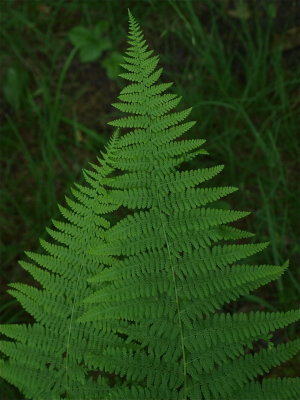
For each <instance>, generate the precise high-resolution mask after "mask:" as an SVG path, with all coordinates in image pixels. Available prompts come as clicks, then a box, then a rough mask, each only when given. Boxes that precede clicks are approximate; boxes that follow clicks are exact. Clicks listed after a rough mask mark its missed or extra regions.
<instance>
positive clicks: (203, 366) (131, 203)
mask: <svg viewBox="0 0 300 400" xmlns="http://www.w3.org/2000/svg"><path fill="white" fill-rule="evenodd" d="M129 21H130V29H129V39H130V40H129V44H130V45H131V47H130V48H129V50H128V51H127V52H126V54H127V56H128V57H126V58H125V62H126V63H124V64H123V67H124V68H125V69H126V70H127V71H128V72H126V73H124V74H121V76H122V77H123V78H125V79H127V80H129V81H130V82H134V83H133V84H132V83H130V84H129V86H127V87H125V88H124V89H123V90H122V92H121V95H120V96H119V100H120V101H121V102H120V103H117V104H115V106H116V108H117V109H119V110H120V111H121V112H123V113H125V114H127V115H126V116H122V115H121V116H120V118H118V119H116V120H114V121H112V122H111V123H110V124H111V125H113V126H117V127H121V128H123V129H124V130H125V132H126V133H125V134H123V136H121V138H120V141H119V143H118V146H119V153H117V152H116V153H115V157H114V159H113V165H114V167H115V168H117V169H120V170H122V171H124V172H123V173H122V174H121V175H119V176H117V177H114V178H109V179H106V181H105V182H106V184H107V186H108V187H111V188H112V191H111V195H112V197H113V198H114V199H115V200H116V201H120V202H121V203H122V205H123V206H124V207H127V208H128V209H129V210H132V211H134V213H132V211H131V212H130V213H129V214H128V215H127V216H125V217H124V218H123V219H122V220H120V221H119V222H117V223H116V224H115V225H114V226H111V227H110V228H109V229H108V230H107V231H106V232H105V235H104V236H105V240H104V241H103V242H102V243H101V245H99V246H95V248H94V249H93V250H92V253H93V254H97V255H98V256H100V255H101V254H102V255H105V254H106V255H109V256H111V257H112V258H113V259H114V262H113V263H112V264H111V267H110V268H109V269H105V270H102V271H101V272H100V273H98V274H96V275H95V276H94V277H92V278H90V279H89V282H93V283H94V284H95V285H98V289H97V288H95V291H94V293H93V294H92V295H91V296H89V297H88V298H87V299H86V300H85V303H86V304H87V305H88V304H90V310H89V311H87V312H86V313H85V314H84V315H83V316H82V317H80V318H79V320H80V321H91V323H96V324H100V325H102V326H106V328H108V329H109V326H111V331H112V332H118V334H117V337H118V335H119V334H123V335H126V341H124V343H136V342H138V343H139V344H140V348H139V350H137V351H134V352H133V351H132V350H124V348H122V347H119V346H118V345H117V344H116V345H115V346H111V347H110V348H108V349H107V350H106V351H105V352H104V354H103V355H102V356H100V355H98V354H95V355H91V359H93V363H94V365H96V366H97V367H98V368H100V369H105V370H106V371H107V370H108V371H110V372H113V373H116V374H119V375H121V376H124V375H125V376H126V379H128V380H129V381H135V384H133V385H132V386H131V387H130V388H128V386H127V385H126V384H124V385H123V387H122V388H114V389H113V390H112V391H111V392H110V397H109V398H128V399H129V398H130V399H144V398H145V399H146V398H149V399H150V398H157V399H159V398H170V399H171V398H178V399H197V400H199V399H205V400H208V399H211V400H217V399H218V400H219V399H224V398H226V399H227V398H231V396H235V395H236V394H237V393H239V390H240V388H241V387H242V386H245V385H247V384H249V382H251V381H252V380H254V379H255V378H256V377H257V376H258V375H260V374H263V373H264V372H266V371H269V370H270V368H271V367H272V366H275V365H277V364H278V363H280V362H282V361H284V360H287V359H288V358H290V357H292V356H293V355H295V354H296V353H297V351H298V350H299V341H295V342H291V343H290V344H284V345H280V346H277V347H276V348H273V349H272V348H271V347H270V348H268V349H264V350H261V351H260V352H258V353H255V354H253V355H252V354H245V349H246V347H247V348H249V349H251V348H252V347H253V343H254V342H255V341H258V340H260V339H263V338H266V339H267V340H268V342H270V337H271V336H270V332H271V331H273V330H275V329H278V328H280V327H283V326H286V325H288V324H290V323H292V322H295V321H297V320H298V319H299V318H300V311H299V310H295V311H291V312H289V313H269V314H268V313H259V312H257V313H253V314H251V313H250V314H249V315H247V314H236V315H235V314H234V315H232V316H231V315H229V314H223V313H222V312H221V310H222V307H223V305H224V304H225V303H228V302H231V301H233V300H236V299H238V298H239V297H240V296H241V295H245V294H247V293H249V292H250V291H251V290H254V289H256V288H258V287H260V286H262V285H265V284H267V283H268V282H270V281H272V280H274V279H277V278H278V277H279V276H280V275H281V274H282V273H283V272H284V271H285V270H286V268H287V266H288V263H285V264H284V265H283V266H281V267H278V266H273V265H260V266H255V265H247V264H245V265H242V264H235V263H236V262H237V261H240V260H242V259H244V258H246V257H248V256H251V255H253V254H255V253H257V252H260V251H262V250H263V249H264V248H265V247H266V246H267V245H268V243H260V244H226V241H228V240H238V239H241V238H247V237H251V236H252V235H251V234H249V233H247V232H244V231H241V230H239V229H237V228H234V227H232V226H229V225H227V224H228V223H231V222H233V221H236V220H239V219H241V218H243V217H245V216H246V215H248V214H249V213H247V212H241V211H232V210H223V209H215V208H214V207H213V203H214V201H216V200H218V199H219V198H222V197H223V196H226V195H228V194H230V193H232V192H233V191H235V190H236V189H235V188H231V187H220V188H211V187H199V185H201V184H204V183H205V182H206V181H208V180H210V179H212V178H213V177H214V176H215V175H217V174H218V173H220V172H221V171H222V169H223V166H222V165H221V166H216V167H210V168H203V169H197V170H192V171H191V170H186V171H182V170H181V171H179V170H177V168H178V167H179V166H180V164H181V163H182V162H183V161H184V160H186V159H188V155H189V153H190V154H191V158H192V157H193V154H194V153H195V152H196V151H198V150H199V147H200V146H201V145H202V144H203V143H204V141H201V140H182V141H176V140H177V139H178V138H179V137H180V136H181V135H182V134H183V133H185V132H186V131H187V130H188V129H190V128H191V127H192V126H193V125H194V123H193V122H192V123H187V122H185V121H184V120H185V118H186V117H187V116H188V115H189V114H190V111H191V109H186V110H183V111H176V112H174V108H175V106H177V104H179V99H178V98H177V99H176V96H168V93H165V94H161V93H162V92H161V89H163V91H164V92H165V91H166V90H167V89H168V87H170V86H171V85H168V84H165V86H163V87H162V86H161V84H159V83H157V80H158V77H159V76H160V75H161V73H162V71H161V69H157V70H156V73H155V69H154V68H155V67H156V66H157V57H155V56H151V54H152V53H149V52H148V47H147V45H146V43H145V41H144V38H143V34H142V32H141V30H140V28H139V26H138V24H137V23H136V21H135V20H134V18H133V17H132V15H131V14H130V13H129ZM175 99H176V100H177V101H174V100H175ZM154 105H155V106H154ZM155 107H156V108H159V109H158V110H157V109H156V108H155ZM171 110H172V112H170V111H171ZM201 150H202V149H201ZM202 154H205V151H202ZM224 241H225V242H224ZM121 322H122V323H121ZM118 324H119V325H118ZM264 388H265V386H264V385H262V386H261V387H260V390H261V391H262V390H265V389H264ZM253 390H254V389H253ZM255 390H257V391H259V389H258V388H257V387H255ZM241 393H242V392H240V398H243V397H242V396H241ZM291 393H292V392H291ZM254 399H255V397H253V400H254Z"/></svg>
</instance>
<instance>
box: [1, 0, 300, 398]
mask: <svg viewBox="0 0 300 400" xmlns="http://www.w3.org/2000/svg"><path fill="white" fill-rule="evenodd" d="M128 7H129V8H130V9H131V12H132V13H133V15H134V16H135V17H136V18H137V20H138V21H139V22H140V24H141V27H142V29H143V31H144V34H145V37H146V40H147V41H148V43H149V45H150V48H151V49H154V51H155V54H159V55H160V60H161V61H160V65H161V66H163V67H164V75H163V77H162V81H167V82H168V81H173V82H174V86H173V88H172V90H173V91H174V92H176V93H178V94H180V95H182V96H183V100H182V102H181V104H180V109H183V108H186V107H190V106H193V111H192V115H191V119H193V120H197V121H198V124H197V125H196V126H195V127H194V128H193V129H192V130H191V131H190V132H189V134H188V135H186V137H189V138H192V137H193V138H204V139H207V143H206V144H205V146H204V147H205V149H206V150H208V151H209V153H210V156H209V157H202V158H200V157H199V158H198V159H197V161H193V162H192V163H190V167H192V168H197V167H201V166H202V167H203V166H204V167H205V166H208V165H215V164H225V170H224V171H223V172H222V173H221V174H220V175H219V176H218V177H217V178H215V179H214V182H213V183H214V184H215V185H228V186H236V187H238V188H239V189H240V190H239V191H238V192H236V193H234V194H232V195H231V196H229V198H226V199H225V200H226V201H222V202H220V206H222V207H224V208H234V209H239V210H245V211H252V212H253V213H252V214H251V215H250V216H248V217H247V218H246V219H245V221H243V222H242V224H243V228H244V229H247V230H249V231H250V232H253V233H255V234H256V236H255V238H254V239H253V242H264V241H270V242H271V244H270V246H269V247H268V248H267V250H265V251H264V252H263V253H260V254H259V255H257V256H255V257H252V258H251V260H250V261H249V263H250V262H251V263H253V264H259V263H262V264H274V265H282V264H283V262H284V261H285V260H286V259H289V260H290V267H289V270H288V271H287V272H286V273H285V274H284V276H283V277H282V278H281V279H279V280H278V281H276V282H273V283H271V284H269V285H267V286H265V287H262V288H260V289H258V290H256V291H255V292H253V293H252V294H251V296H246V298H241V300H240V301H238V302H235V303H234V304H230V305H229V306H228V307H227V310H229V311H250V310H257V309H261V310H266V311H268V310H273V311H274V310H278V311H284V310H288V309H291V308H296V307H298V306H299V298H300V267H299V249H300V245H299V233H300V232H299V230H300V229H299V222H298V220H299V206H300V204H299V198H300V191H299V160H300V133H299V122H300V118H299V106H300V91H299V87H300V86H299V84H300V73H299V72H300V62H299V61H300V22H299V21H300V2H299V1H293V0H285V1H279V0H278V1H268V0H265V1H255V0H252V1H246V0H245V1H232V0H215V1H212V0H202V1H191V0H189V1H188V0H185V1H183V0H182V1H174V0H173V1H171V0H170V1H168V0H165V1H154V0H153V1H151V0H148V1H147V0H144V1H143V0H140V1H129V0H125V1H117V0H107V1H103V0H102V1H101V0H98V1H93V0H91V1H83V0H82V1H78V0H77V1H72V0H69V1H66V0H64V1H59V0H56V1H50V0H48V1H33V0H24V1H21V0H19V1H17V0H2V1H1V4H0V13H1V14H0V18H1V20H0V38H1V39H0V40H1V42H0V82H1V91H2V93H1V96H0V124H1V127H0V152H1V154H0V163H1V177H0V182H1V187H0V226H1V241H0V245H1V269H0V290H1V300H0V312H1V318H0V323H14V322H26V321H29V320H30V318H29V317H28V315H27V314H26V313H25V312H24V311H23V310H22V309H21V307H20V306H19V305H18V303H17V302H16V301H15V300H14V299H13V298H12V297H11V296H9V295H8V294H6V293H5V292H6V289H7V287H8V286H7V285H8V284H9V283H10V282H15V281H20V280H22V281H24V282H27V283H29V282H31V279H30V277H29V276H28V275H27V274H26V273H25V272H24V271H23V270H22V269H21V268H20V267H19V266H18V260H19V259H20V258H22V257H23V252H24V250H37V249H38V248H39V247H38V246H39V244H38V238H39V237H43V238H44V237H46V234H45V226H47V225H50V224H51V218H55V217H57V216H58V208H57V202H59V203H64V195H65V194H66V193H68V187H69V185H70V184H71V183H72V182H73V181H74V180H77V181H80V180H81V179H82V177H81V174H80V171H81V169H82V168H84V167H87V166H88V162H89V161H92V162H94V161H95V160H96V156H97V155H98V154H99V152H100V151H101V150H103V148H104V145H105V143H106V142H107V140H108V138H109V137H110V135H111V133H112V129H111V127H109V126H108V125H107V124H106V123H107V122H108V121H110V120H112V119H114V118H115V116H116V112H115V109H114V108H113V107H111V105H110V104H111V103H112V102H114V101H116V97H117V96H118V94H119V92H120V90H121V88H122V85H124V84H125V82H123V81H122V79H121V78H120V77H117V73H118V72H121V71H119V70H118V64H119V62H120V53H123V52H124V51H125V49H126V35H127V28H128V20H127V8H128ZM103 21H105V22H103ZM126 84H127V83H126ZM299 332H300V328H299V324H298V325H297V324H294V325H293V326H291V327H289V328H288V329H286V330H284V331H279V332H278V333H277V336H278V340H280V341H285V340H287V339H288V338H291V339H292V338H295V337H296V336H297V334H298V335H299ZM299 361H300V358H299V356H298V359H297V358H294V359H293V360H291V361H289V362H287V363H285V364H282V365H281V366H280V367H278V368H275V369H274V370H272V371H271V372H270V374H269V375H273V376H297V372H296V368H297V363H298V366H299ZM0 390H2V392H3V394H4V393H5V396H6V397H7V398H11V399H15V398H16V397H15V396H17V395H16V393H15V392H14V391H13V390H10V388H9V387H8V386H7V385H6V384H2V386H1V382H0ZM0 393H1V391H0ZM10 393H11V394H10Z"/></svg>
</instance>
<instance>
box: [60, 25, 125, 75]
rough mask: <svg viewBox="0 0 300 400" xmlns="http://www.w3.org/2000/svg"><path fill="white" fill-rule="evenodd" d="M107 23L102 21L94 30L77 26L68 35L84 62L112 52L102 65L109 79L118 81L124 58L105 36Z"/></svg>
mask: <svg viewBox="0 0 300 400" xmlns="http://www.w3.org/2000/svg"><path fill="white" fill-rule="evenodd" d="M108 28H109V24H108V22H107V21H100V22H98V24H97V25H95V26H94V27H93V28H92V29H87V28H85V27H83V26H75V27H74V28H72V29H71V30H70V32H69V34H68V37H69V39H70V41H71V42H72V44H73V45H74V46H75V47H76V48H78V49H79V56H80V60H81V61H82V62H92V61H96V60H97V59H98V58H100V57H101V55H102V53H103V52H104V51H107V50H110V52H109V53H108V55H107V56H106V57H105V59H104V60H102V61H101V65H102V66H103V67H104V68H105V69H106V73H107V75H108V77H109V78H111V79H116V77H117V76H118V74H119V72H120V71H119V65H120V63H121V61H122V56H121V54H120V53H119V52H117V51H111V50H112V43H111V41H110V39H109V38H108V37H107V36H104V35H103V34H104V33H105V32H106V31H107V30H108Z"/></svg>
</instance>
